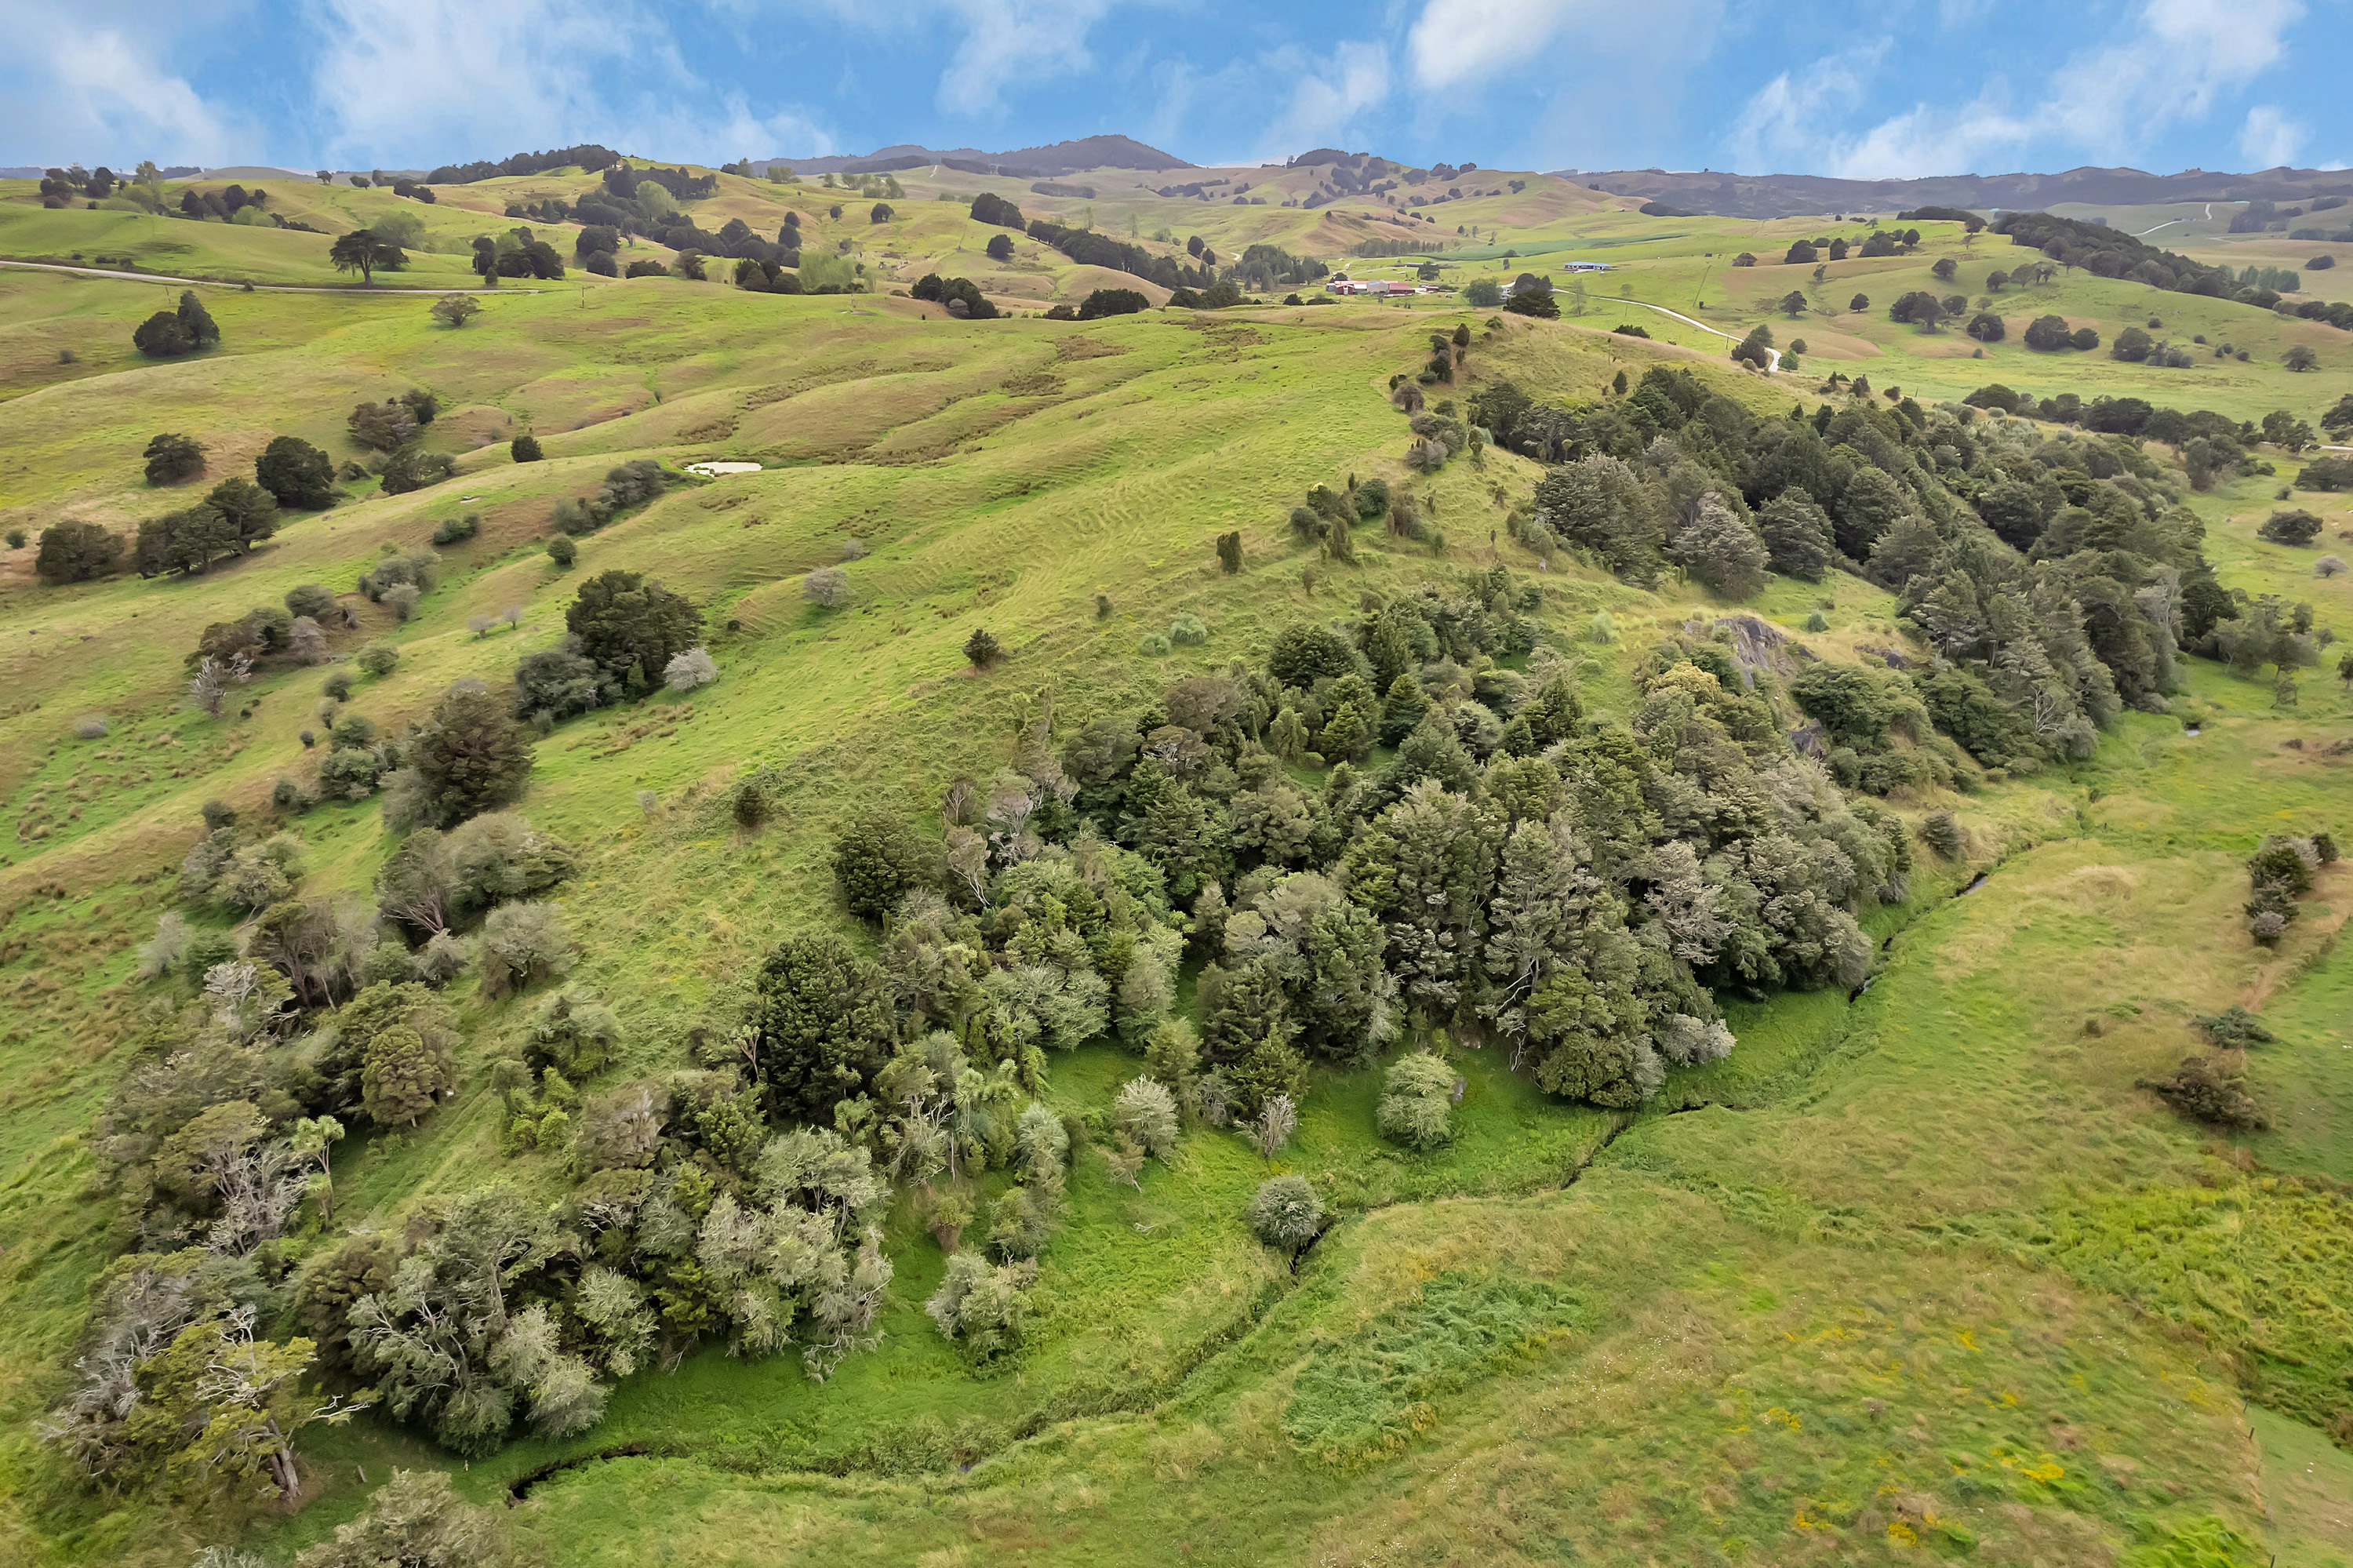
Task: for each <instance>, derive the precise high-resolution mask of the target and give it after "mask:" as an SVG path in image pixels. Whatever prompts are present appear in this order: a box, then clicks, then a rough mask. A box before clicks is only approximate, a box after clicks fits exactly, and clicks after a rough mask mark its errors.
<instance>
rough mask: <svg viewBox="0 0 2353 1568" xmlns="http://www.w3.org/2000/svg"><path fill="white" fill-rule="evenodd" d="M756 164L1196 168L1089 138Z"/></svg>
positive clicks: (1001, 169) (1121, 142) (1021, 173)
mask: <svg viewBox="0 0 2353 1568" xmlns="http://www.w3.org/2000/svg"><path fill="white" fill-rule="evenodd" d="M752 162H753V166H754V168H757V169H760V170H762V171H764V172H765V170H766V168H767V167H768V165H769V164H784V165H785V166H786V168H788V169H791V170H793V171H795V172H796V173H797V174H807V175H879V174H890V173H894V172H896V171H897V170H900V169H913V168H921V167H925V166H928V165H930V164H947V165H949V166H950V167H952V168H959V169H963V170H965V171H966V172H967V173H970V174H983V175H1005V176H1006V177H1008V178H1009V179H1046V178H1050V177H1051V176H1053V175H1074V174H1077V173H1078V172H1079V171H1080V170H1082V169H1190V168H1194V167H1197V166H1198V165H1196V164H1188V163H1187V162H1186V161H1185V160H1184V159H1182V158H1179V157H1177V156H1176V155H1175V154H1171V153H1164V152H1162V151H1161V150H1160V149H1159V148H1157V147H1147V146H1145V144H1144V143H1141V142H1138V141H1135V140H1134V139H1132V138H1130V137H1126V136H1086V137H1082V138H1081V139H1079V140H1078V141H1075V142H1056V143H1052V144H1050V145H1049V146H1043V147H1016V148H1014V149H1013V150H1012V151H1011V152H1008V153H984V152H982V151H981V150H980V149H979V148H977V147H951V148H947V149H945V150H944V151H943V150H941V149H937V148H932V147H923V146H918V145H916V144H914V143H900V144H898V145H896V146H892V147H882V148H878V149H877V150H875V151H874V152H871V153H868V154H863V155H858V154H851V155H847V156H840V157H828V158H785V157H776V158H755V159H754V160H753V161H752Z"/></svg>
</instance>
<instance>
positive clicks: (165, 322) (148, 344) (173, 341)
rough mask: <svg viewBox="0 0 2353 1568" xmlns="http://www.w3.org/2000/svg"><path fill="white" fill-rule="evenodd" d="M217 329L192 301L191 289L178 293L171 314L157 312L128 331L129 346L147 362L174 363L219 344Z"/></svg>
mask: <svg viewBox="0 0 2353 1568" xmlns="http://www.w3.org/2000/svg"><path fill="white" fill-rule="evenodd" d="M220 335H221V334H220V325H219V323H216V322H215V321H214V320H213V318H212V313H211V312H209V311H207V310H206V309H205V307H204V302H202V301H201V300H199V299H197V298H196V292H195V290H194V289H184V290H182V291H181V292H180V306H179V309H177V310H174V311H157V312H156V313H154V314H153V315H152V316H149V317H148V318H147V319H146V320H145V321H143V322H141V323H139V324H138V326H137V327H135V328H133V329H132V334H131V344H132V347H134V348H136V349H137V350H138V351H139V352H140V353H142V354H143V355H146V356H147V357H148V358H150V359H176V358H178V357H179V356H180V355H184V354H190V353H193V352H195V350H197V349H200V348H212V347H214V346H216V345H217V344H219V342H220Z"/></svg>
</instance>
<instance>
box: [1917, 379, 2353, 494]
mask: <svg viewBox="0 0 2353 1568" xmlns="http://www.w3.org/2000/svg"><path fill="white" fill-rule="evenodd" d="M1962 403H1963V405H1964V406H1965V407H1968V408H1984V409H1988V410H1990V411H1993V412H1997V413H2002V414H2023V415H2027V416H2029V417H2030V418H2035V419H2039V420H2042V421H2043V422H2045V423H2048V424H2054V425H2072V426H2075V427H2077V428H2080V429H2085V430H2090V431H2093V432H2094V433H2096V434H2099V435H2108V436H2125V437H2129V438H2131V439H2133V440H2151V441H2162V442H2164V443H2165V444H2166V445H2168V446H2169V447H2172V448H2173V449H2174V450H2176V451H2177V452H2178V453H2179V455H2180V458H2181V462H2182V467H2183V471H2185V472H2186V473H2187V475H2188V476H2189V483H2190V486H2191V488H2193V489H2196V490H2200V491H2204V490H2208V489H2211V487H2212V486H2213V484H2214V483H2215V482H2216V481H2217V480H2219V479H2221V478H2223V477H2226V476H2228V475H2231V474H2240V475H2248V474H2253V473H2257V472H2260V471H2262V468H2261V465H2260V463H2259V461H2258V460H2257V459H2256V458H2255V456H2254V455H2253V452H2252V451H2251V450H2249V449H2251V448H2253V447H2254V446H2255V445H2257V444H2258V443H2260V442H2263V441H2269V442H2271V443H2273V444H2274V445H2275V446H2279V447H2283V448H2284V449H2285V450H2289V451H2299V450H2303V449H2304V448H2306V447H2309V446H2311V445H2313V444H2314V437H2313V434H2312V428H2311V427H2310V426H2309V425H2307V424H2306V423H2305V422H2304V421H2303V420H2301V419H2299V418H2296V417H2295V415H2294V414H2293V413H2291V412H2290V411H2288V410H2287V409H2285V408H2274V409H2273V410H2272V411H2271V412H2270V413H2268V414H2266V415H2264V416H2263V422H2262V423H2261V424H2260V425H2258V424H2257V423H2255V422H2254V421H2253V420H2252V419H2249V420H2238V419H2232V418H2231V417H2230V416H2228V415H2226V414H2218V413H2215V412H2214V411H2213V410H2211V409H2208V408H2198V409H2192V410H2189V411H2186V412H2185V411H2184V410H2182V409H2179V408H2159V407H2158V406H2157V405H2155V404H2152V403H2150V402H2149V401H2148V400H2147V399H2146V398H2142V397H2094V398H2093V399H2092V400H2091V401H2090V402H2088V403H2086V402H2084V400H2083V398H2082V397H2079V396H2077V395H2076V394H2075V393H2073V392H2063V393H2061V394H2059V395H2058V396H2057V397H2045V398H2043V399H2042V400H2041V401H2040V402H2037V401H2036V400H2035V399H2033V398H2032V397H2027V396H2025V395H2024V394H2022V393H2019V392H2015V391H2012V390H2011V389H2010V387H2005V386H2003V385H2002V384H2001V383H2000V382H1998V381H1997V382H1993V383H1991V384H1990V385H1988V386H1984V387H1978V389H1977V390H1976V391H1974V392H1972V393H1970V394H1969V395H1968V397H1965V398H1963V399H1962ZM2327 418H2328V416H2327V415H2324V416H2322V422H2323V424H2324V426H2326V424H2327ZM2087 461H2092V462H2094V464H2104V463H2105V461H2106V460H2105V459H2101V458H2098V457H2091V456H2089V455H2088V454H2087ZM2326 461H2327V460H2325V459H2324V460H2318V461H2315V462H2314V463H2313V464H2311V465H2309V466H2308V467H2307V469H2306V477H2305V478H2304V479H2303V480H2301V481H2299V482H2300V483H2302V484H2303V485H2304V487H2305V488H2306V489H2307V490H2323V489H2331V488H2335V487H2334V486H2332V485H2329V484H2327V483H2315V482H2312V479H2311V477H2310V475H2311V471H2312V469H2314V468H2321V467H2322V465H2323V463H2325V462H2326ZM2348 466H2353V465H2348ZM2322 477H2323V479H2324V480H2326V479H2327V471H2326V470H2325V469H2324V471H2323V474H2322Z"/></svg>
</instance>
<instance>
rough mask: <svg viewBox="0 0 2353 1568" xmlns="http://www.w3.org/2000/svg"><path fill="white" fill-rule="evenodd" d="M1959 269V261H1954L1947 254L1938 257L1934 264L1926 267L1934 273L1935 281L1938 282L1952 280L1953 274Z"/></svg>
mask: <svg viewBox="0 0 2353 1568" xmlns="http://www.w3.org/2000/svg"><path fill="white" fill-rule="evenodd" d="M1928 270H1929V271H1931V272H1933V273H1935V274H1936V281H1938V282H1939V283H1949V282H1951V281H1953V274H1954V273H1956V272H1957V271H1959V270H1961V269H1960V265H1959V263H1957V262H1956V261H1955V260H1953V259H1952V258H1951V257H1949V256H1940V257H1938V258H1937V259H1936V265H1935V266H1934V267H1931V268H1929V269H1928Z"/></svg>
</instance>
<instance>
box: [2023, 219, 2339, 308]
mask: <svg viewBox="0 0 2353 1568" xmlns="http://www.w3.org/2000/svg"><path fill="white" fill-rule="evenodd" d="M1993 232H1994V233H1996V234H2006V235H2008V236H2010V243H2011V244H2013V245H2023V246H2029V247H2031V248H2033V249H2038V250H2040V251H2042V253H2043V254H2044V255H2045V256H2048V257H2050V258H2051V259H2052V260H2054V261H2057V262H2058V263H2059V264H2060V265H2062V266H2063V267H2069V268H2074V267H2080V268H2082V269H2083V270H2085V271H2087V272H2089V273H2091V274H2093V275H2094V277H2100V278H2126V279H2130V280H2132V281H2135V282H2139V283H2147V285H2148V286H2149V287H2151V288H2153V289H2164V290H2168V291H2172V292H2175V293H2184V294H2202V295H2205V296H2207V297H2208V298H2211V299H2218V300H2240V301H2244V302H2248V303H2251V304H2260V305H2262V306H2263V308H2264V309H2266V310H2269V309H2270V308H2272V307H2273V306H2274V305H2275V304H2277V303H2278V302H2279V296H2278V294H2277V293H2275V292H2273V291H2270V290H2267V289H2263V288H2261V287H2260V286H2258V285H2255V284H2252V283H2247V284H2242V282H2241V281H2239V279H2238V278H2237V277H2236V276H2235V275H2234V274H2233V273H2232V270H2231V269H2230V268H2228V267H2215V266H2210V265H2208V264H2207V263H2205V262H2202V261H2192V260H2189V258H2188V257H2186V256H2177V255H2175V254H2174V253H2173V252H2172V251H2170V250H2160V249H2158V248H2157V247H2155V246H2153V245H2147V244H2144V243H2143V242H2142V241H2141V240H2139V239H2138V238H2135V237H2134V236H2132V235H2129V234H2126V233H2125V232H2124V231H2122V230H2121V229H2115V228H2108V227H2107V226H2106V225H2105V224H2094V223H2082V222H2078V221H2077V220H2075V219H2073V218H2068V217H2056V216H2054V215H2053V214H2051V213H2047V212H2011V213H2004V214H2003V215H2002V216H2001V217H2000V219H1998V220H1997V221H1996V222H1995V223H1994V225H1993ZM2291 276H2292V275H2291ZM2266 294H2268V295H2269V296H2270V297H2269V298H2267V299H2266V298H2264V297H2263V296H2264V295H2266ZM2314 319H2320V320H2329V321H2330V323H2331V324H2332V325H2343V326H2345V327H2347V328H2348V330H2353V308H2348V311H2347V313H2346V320H2345V321H2344V322H2342V323H2339V322H2337V321H2335V320H2334V319H2333V318H2332V317H2331V316H2330V314H2329V313H2328V310H2327V307H2326V306H2323V307H2322V309H2321V311H2320V312H2318V313H2316V316H2315V318H2314Z"/></svg>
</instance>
